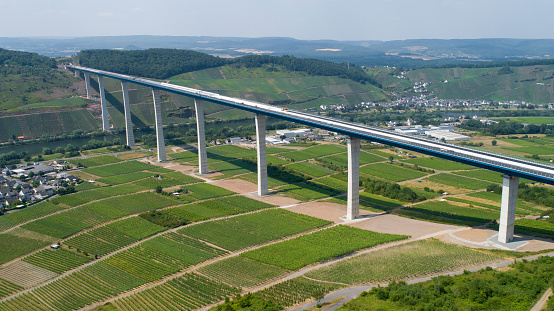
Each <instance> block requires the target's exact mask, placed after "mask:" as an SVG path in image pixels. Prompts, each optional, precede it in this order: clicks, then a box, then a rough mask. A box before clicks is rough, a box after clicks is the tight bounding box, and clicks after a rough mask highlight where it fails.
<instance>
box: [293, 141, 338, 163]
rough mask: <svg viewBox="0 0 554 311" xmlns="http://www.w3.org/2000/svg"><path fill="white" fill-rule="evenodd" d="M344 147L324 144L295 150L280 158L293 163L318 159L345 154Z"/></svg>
mask: <svg viewBox="0 0 554 311" xmlns="http://www.w3.org/2000/svg"><path fill="white" fill-rule="evenodd" d="M345 151H346V147H345V146H342V145H334V144H324V145H316V146H313V147H309V148H306V149H303V150H297V151H292V152H287V153H284V154H282V156H284V157H286V158H289V159H291V160H293V161H304V160H308V159H314V158H319V157H323V156H327V155H331V154H335V153H341V152H345Z"/></svg>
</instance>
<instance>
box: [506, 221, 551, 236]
mask: <svg viewBox="0 0 554 311" xmlns="http://www.w3.org/2000/svg"><path fill="white" fill-rule="evenodd" d="M514 230H515V232H516V233H520V234H527V235H532V236H538V237H544V238H548V239H552V238H554V224H552V223H549V222H546V221H539V220H534V219H517V220H516V223H515V228H514Z"/></svg>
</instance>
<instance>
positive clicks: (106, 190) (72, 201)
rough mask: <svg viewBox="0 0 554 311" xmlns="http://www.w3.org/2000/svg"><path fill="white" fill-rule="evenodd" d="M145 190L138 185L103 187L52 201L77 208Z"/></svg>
mask: <svg viewBox="0 0 554 311" xmlns="http://www.w3.org/2000/svg"><path fill="white" fill-rule="evenodd" d="M141 190H143V189H141V188H139V187H137V186H136V185H118V186H113V187H102V188H98V189H93V190H87V191H83V192H77V193H73V194H69V195H64V196H61V197H57V198H54V199H52V200H50V202H52V203H53V204H63V205H67V206H77V205H81V204H85V203H89V202H91V201H96V200H101V199H106V198H109V197H113V196H117V195H124V194H129V193H135V192H137V191H141Z"/></svg>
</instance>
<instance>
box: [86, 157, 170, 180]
mask: <svg viewBox="0 0 554 311" xmlns="http://www.w3.org/2000/svg"><path fill="white" fill-rule="evenodd" d="M160 169H161V168H160V167H157V166H154V165H150V164H146V163H143V162H138V161H126V162H121V163H116V164H109V165H103V166H99V167H93V168H87V169H84V170H83V172H85V173H88V174H92V175H96V176H100V177H108V176H114V175H121V174H129V173H134V172H139V171H146V170H149V171H151V172H161V171H160ZM162 170H164V172H171V171H170V170H165V169H162Z"/></svg>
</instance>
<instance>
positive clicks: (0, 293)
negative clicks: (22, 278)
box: [0, 279, 23, 299]
mask: <svg viewBox="0 0 554 311" xmlns="http://www.w3.org/2000/svg"><path fill="white" fill-rule="evenodd" d="M22 289H23V287H21V286H19V285H15V284H13V283H12V282H9V281H6V280H3V279H0V299H2V298H4V297H7V296H9V295H11V294H12V293H15V292H18V291H20V290H22Z"/></svg>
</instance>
